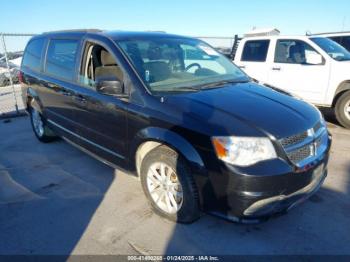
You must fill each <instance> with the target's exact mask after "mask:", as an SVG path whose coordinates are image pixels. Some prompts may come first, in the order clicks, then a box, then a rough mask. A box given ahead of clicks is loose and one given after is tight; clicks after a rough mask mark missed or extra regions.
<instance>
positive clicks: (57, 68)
mask: <svg viewBox="0 0 350 262" xmlns="http://www.w3.org/2000/svg"><path fill="white" fill-rule="evenodd" d="M78 45H79V40H68V39H51V40H50V42H49V47H48V50H47V55H46V72H47V73H49V74H51V75H53V76H57V77H59V78H62V79H64V80H73V78H74V71H75V70H74V69H75V61H76V54H77V49H78Z"/></svg>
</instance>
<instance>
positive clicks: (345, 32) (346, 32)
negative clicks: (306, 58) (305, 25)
mask: <svg viewBox="0 0 350 262" xmlns="http://www.w3.org/2000/svg"><path fill="white" fill-rule="evenodd" d="M349 33H350V31H340V32H326V33H316V34H311V33H309V34H308V35H329V34H349Z"/></svg>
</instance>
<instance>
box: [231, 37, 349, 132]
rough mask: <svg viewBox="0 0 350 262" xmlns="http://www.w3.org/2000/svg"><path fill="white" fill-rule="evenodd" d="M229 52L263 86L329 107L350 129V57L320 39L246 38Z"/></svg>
mask: <svg viewBox="0 0 350 262" xmlns="http://www.w3.org/2000/svg"><path fill="white" fill-rule="evenodd" d="M238 40H239V39H236V45H235V47H234V48H233V53H232V57H234V62H235V64H236V65H238V66H239V67H240V68H241V69H243V70H244V71H245V72H246V73H247V74H248V75H249V76H251V77H252V78H254V79H256V80H258V81H259V82H261V83H264V84H266V85H270V86H274V87H277V88H280V89H283V90H285V91H287V92H290V93H293V94H295V95H297V96H299V97H300V98H302V99H304V100H305V101H308V102H311V103H313V104H315V105H318V106H322V107H332V108H334V110H335V115H336V117H337V120H338V121H339V123H340V124H341V125H343V126H344V127H346V128H350V53H349V52H348V51H347V50H346V49H345V48H344V47H342V46H341V45H339V44H337V43H336V42H334V41H332V40H330V39H329V38H326V37H323V36H281V35H268V36H253V37H251V36H247V37H244V38H243V39H241V40H240V41H238Z"/></svg>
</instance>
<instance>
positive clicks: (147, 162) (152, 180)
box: [140, 146, 199, 223]
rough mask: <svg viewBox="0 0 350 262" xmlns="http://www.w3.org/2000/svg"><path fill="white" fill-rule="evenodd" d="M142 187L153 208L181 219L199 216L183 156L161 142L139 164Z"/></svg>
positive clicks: (181, 220)
mask: <svg viewBox="0 0 350 262" xmlns="http://www.w3.org/2000/svg"><path fill="white" fill-rule="evenodd" d="M140 173H141V174H140V176H141V183H142V188H143V191H144V193H145V195H146V196H147V198H148V200H149V201H150V203H151V205H152V207H153V209H154V210H155V212H156V213H157V214H159V215H161V216H163V217H166V218H168V219H170V220H173V221H178V222H181V223H191V222H193V221H195V220H196V219H198V218H199V205H198V197H197V190H196V187H195V184H194V181H193V178H192V175H191V173H190V172H189V168H188V166H187V163H186V161H185V159H183V158H182V157H181V156H180V155H179V154H178V153H177V152H175V151H174V150H172V149H170V148H168V147H166V146H160V147H157V148H155V149H153V150H152V151H151V152H149V153H148V154H147V155H146V156H145V158H144V159H143V161H142V164H141V172H140Z"/></svg>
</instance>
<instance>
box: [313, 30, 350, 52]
mask: <svg viewBox="0 0 350 262" xmlns="http://www.w3.org/2000/svg"><path fill="white" fill-rule="evenodd" d="M310 35H312V36H322V37H328V38H329V39H332V40H333V41H335V42H337V43H338V44H340V45H341V46H343V47H344V48H345V49H346V50H348V51H350V32H333V33H320V34H310Z"/></svg>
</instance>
